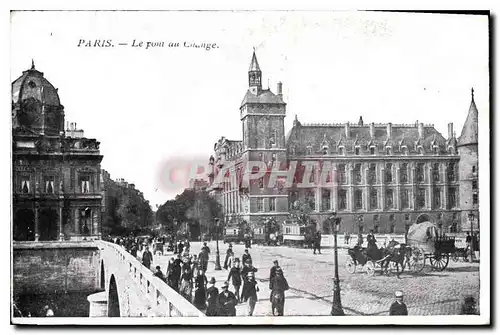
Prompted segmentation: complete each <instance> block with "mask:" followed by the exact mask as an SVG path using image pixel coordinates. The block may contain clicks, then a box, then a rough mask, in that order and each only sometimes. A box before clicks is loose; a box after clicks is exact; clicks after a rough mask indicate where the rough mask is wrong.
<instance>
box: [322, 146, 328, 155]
mask: <svg viewBox="0 0 500 335" xmlns="http://www.w3.org/2000/svg"><path fill="white" fill-rule="evenodd" d="M323 155H328V147H323Z"/></svg>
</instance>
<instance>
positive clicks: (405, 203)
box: [401, 190, 410, 208]
mask: <svg viewBox="0 0 500 335" xmlns="http://www.w3.org/2000/svg"><path fill="white" fill-rule="evenodd" d="M401 208H410V200H409V197H408V190H402V191H401Z"/></svg>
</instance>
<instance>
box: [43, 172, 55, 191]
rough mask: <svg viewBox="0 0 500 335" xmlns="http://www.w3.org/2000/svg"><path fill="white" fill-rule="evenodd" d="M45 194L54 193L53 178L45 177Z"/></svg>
mask: <svg viewBox="0 0 500 335" xmlns="http://www.w3.org/2000/svg"><path fill="white" fill-rule="evenodd" d="M45 193H54V176H46V177H45Z"/></svg>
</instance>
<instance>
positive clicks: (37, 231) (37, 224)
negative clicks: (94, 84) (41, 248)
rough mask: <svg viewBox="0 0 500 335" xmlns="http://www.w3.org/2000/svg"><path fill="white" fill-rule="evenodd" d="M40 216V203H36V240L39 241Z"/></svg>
mask: <svg viewBox="0 0 500 335" xmlns="http://www.w3.org/2000/svg"><path fill="white" fill-rule="evenodd" d="M39 218H40V208H39V205H38V203H35V242H38V239H39V238H40V229H39Z"/></svg>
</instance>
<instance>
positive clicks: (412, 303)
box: [157, 242, 479, 316]
mask: <svg viewBox="0 0 500 335" xmlns="http://www.w3.org/2000/svg"><path fill="white" fill-rule="evenodd" d="M209 247H210V249H211V252H212V253H211V256H210V263H209V267H208V271H207V278H209V279H210V277H212V276H214V277H215V278H216V280H217V284H216V286H217V287H219V288H220V286H221V285H222V283H223V281H224V280H226V279H227V275H228V271H226V270H224V269H223V270H221V271H215V270H214V266H215V250H216V247H215V242H212V243H210V244H209ZM219 247H220V254H221V265H223V263H224V258H225V253H226V249H227V245H224V244H223V243H219ZM191 250H192V252H196V253H198V251H199V250H200V243H196V242H195V243H192V246H191ZM233 250H234V252H235V255H236V257H240V258H241V255H242V254H243V251H244V246H243V245H238V244H237V245H234V246H233ZM250 254H251V255H252V258H253V263H254V266H255V267H256V268H257V269H258V272H257V273H256V278H257V279H258V281H259V283H260V284H259V289H260V291H259V293H258V302H257V305H256V307H255V311H254V315H255V316H265V315H272V313H271V305H270V302H269V296H270V291H269V269H270V268H271V266H272V262H273V260H275V259H277V260H278V261H279V263H280V266H281V267H282V268H283V271H284V273H285V276H286V278H287V280H288V283H289V285H290V290H289V291H287V292H286V303H285V315H329V313H330V309H331V301H332V277H333V272H334V267H333V249H324V250H323V251H322V254H319V255H314V254H313V253H312V250H308V249H295V248H289V247H283V246H280V247H264V246H253V247H252V248H251V249H250ZM157 259H158V258H157ZM161 259H162V260H161V266H162V268H163V269H166V261H167V257H162V258H161ZM347 259H348V255H347V250H346V249H340V250H339V277H340V285H341V297H342V305H343V307H344V312H345V313H346V314H347V315H387V314H388V311H389V306H390V304H391V303H392V301H393V295H394V291H396V290H402V291H403V292H404V294H405V302H406V304H407V306H408V312H409V314H410V315H453V314H459V313H460V308H461V305H462V302H463V299H464V297H465V296H466V295H472V296H474V297H475V299H476V301H479V264H478V263H473V264H471V263H467V262H458V263H455V262H453V261H452V260H451V259H450V263H449V265H448V268H447V269H446V270H445V271H442V272H437V271H433V270H432V269H431V268H430V267H429V266H428V265H427V263H426V268H425V269H424V270H423V271H422V272H421V273H418V274H415V273H411V272H407V271H406V272H404V273H403V274H401V276H400V278H397V276H396V275H395V274H390V275H381V274H380V272H377V273H375V276H373V277H371V276H368V275H367V274H366V272H365V271H364V269H359V270H357V271H356V272H355V273H354V274H350V273H348V272H347V270H346V268H345V266H344V264H345V262H346V260H347ZM230 289H232V287H230ZM246 313H247V307H246V304H240V305H238V307H237V314H238V315H242V316H243V315H246Z"/></svg>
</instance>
